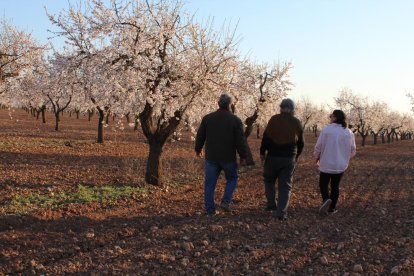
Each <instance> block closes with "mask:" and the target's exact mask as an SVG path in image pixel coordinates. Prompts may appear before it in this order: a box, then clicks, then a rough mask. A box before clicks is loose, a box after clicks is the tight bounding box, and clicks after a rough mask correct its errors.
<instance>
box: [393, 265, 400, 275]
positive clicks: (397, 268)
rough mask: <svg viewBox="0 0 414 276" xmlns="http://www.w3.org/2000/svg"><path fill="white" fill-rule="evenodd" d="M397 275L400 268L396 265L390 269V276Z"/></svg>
mask: <svg viewBox="0 0 414 276" xmlns="http://www.w3.org/2000/svg"><path fill="white" fill-rule="evenodd" d="M398 273H400V267H399V266H398V265H397V266H394V267H393V268H392V269H391V274H398Z"/></svg>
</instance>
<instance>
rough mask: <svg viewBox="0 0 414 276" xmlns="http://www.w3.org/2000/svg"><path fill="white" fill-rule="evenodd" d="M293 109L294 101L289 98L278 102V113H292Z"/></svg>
mask: <svg viewBox="0 0 414 276" xmlns="http://www.w3.org/2000/svg"><path fill="white" fill-rule="evenodd" d="M294 111H295V103H294V102H293V101H292V100H291V99H289V98H286V99H283V100H282V102H281V103H280V113H289V114H293V113H294Z"/></svg>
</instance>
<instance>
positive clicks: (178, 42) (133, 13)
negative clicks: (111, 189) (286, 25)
mask: <svg viewBox="0 0 414 276" xmlns="http://www.w3.org/2000/svg"><path fill="white" fill-rule="evenodd" d="M123 3H124V5H119V4H118V3H117V2H115V1H112V2H111V3H110V4H109V5H108V6H107V5H105V3H104V2H103V1H99V0H95V1H92V0H91V1H86V5H87V6H88V9H87V10H89V13H85V12H82V11H81V9H80V8H78V9H76V8H74V7H71V8H70V9H69V10H68V11H67V12H62V13H61V14H59V15H58V16H57V17H54V16H49V17H50V19H51V20H52V22H53V23H54V24H55V25H56V26H57V27H58V28H59V29H60V31H59V32H58V33H59V34H60V35H63V36H65V37H66V38H67V40H68V41H69V45H70V46H71V47H73V48H74V51H75V52H77V53H78V56H77V59H78V60H81V63H82V64H84V63H85V60H86V61H87V62H88V63H89V64H95V66H100V67H104V66H110V68H109V67H105V68H108V72H111V73H114V74H111V76H117V78H118V79H123V80H125V81H118V84H119V88H120V89H119V90H120V91H122V92H123V94H124V95H125V96H124V97H122V98H123V100H122V101H123V102H124V103H126V104H125V105H124V106H126V107H134V108H135V110H122V113H120V114H127V113H128V112H130V111H131V112H132V113H133V114H138V116H139V120H140V123H141V127H142V130H143V132H144V135H145V136H146V138H147V139H148V143H149V147H150V149H149V156H148V161H147V170H146V177H145V178H146V181H147V182H148V183H150V184H155V185H161V184H162V179H161V173H162V169H161V154H162V149H163V146H164V144H165V142H166V140H167V138H168V137H169V136H170V135H171V134H173V133H174V132H175V130H176V129H177V127H178V125H179V124H180V121H181V119H182V118H183V116H184V115H185V114H199V113H200V110H196V109H194V108H193V107H194V106H197V105H196V104H195V103H196V102H201V101H203V100H206V99H207V98H209V93H211V94H217V93H216V92H215V91H217V89H218V85H217V83H220V81H219V80H218V79H220V78H222V77H221V76H222V74H221V71H222V70H224V68H225V66H226V64H227V63H228V62H229V61H230V60H232V59H234V58H235V51H234V48H233V46H234V41H233V36H232V34H233V33H230V34H229V35H228V36H227V35H223V34H221V33H217V32H214V31H213V30H212V29H211V28H205V27H203V26H201V25H200V24H197V23H195V22H193V19H192V18H191V17H189V16H187V15H186V14H185V13H184V12H183V10H182V4H181V3H179V2H177V1H159V2H149V1H142V0H130V1H125V2H123ZM93 68H95V67H93ZM94 70H96V69H94ZM91 72H93V71H91ZM94 75H96V73H94V74H89V77H90V78H93V77H94ZM106 76H107V77H108V78H109V77H110V75H106ZM111 80H112V81H116V78H111ZM101 89H105V90H106V89H107V88H106V87H101ZM108 90H109V89H108ZM102 93H104V91H102ZM131 102H133V103H131ZM118 112H121V110H118ZM188 117H192V116H188Z"/></svg>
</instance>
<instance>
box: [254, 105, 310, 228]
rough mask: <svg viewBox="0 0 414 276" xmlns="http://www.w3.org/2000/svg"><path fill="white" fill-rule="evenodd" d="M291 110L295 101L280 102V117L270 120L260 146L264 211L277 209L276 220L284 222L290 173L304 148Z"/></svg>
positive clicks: (291, 178)
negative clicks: (265, 203) (262, 166)
mask: <svg viewBox="0 0 414 276" xmlns="http://www.w3.org/2000/svg"><path fill="white" fill-rule="evenodd" d="M294 111H295V104H294V102H293V101H292V100H291V99H288V98H287V99H283V100H282V102H281V103H280V114H277V115H274V116H272V118H270V120H269V122H268V123H267V126H266V129H265V131H264V134H263V137H262V144H261V146H260V159H261V160H262V162H264V172H263V176H264V185H265V193H266V200H267V205H266V210H269V211H271V210H276V216H277V218H278V219H279V220H286V219H287V209H288V205H289V198H290V193H291V190H292V180H293V172H294V169H295V165H296V162H297V160H298V158H299V156H300V154H301V153H302V150H303V147H304V138H303V129H302V124H301V122H300V121H299V120H298V119H297V118H296V117H294ZM276 180H278V186H277V187H278V200H277V201H276V191H275V184H276Z"/></svg>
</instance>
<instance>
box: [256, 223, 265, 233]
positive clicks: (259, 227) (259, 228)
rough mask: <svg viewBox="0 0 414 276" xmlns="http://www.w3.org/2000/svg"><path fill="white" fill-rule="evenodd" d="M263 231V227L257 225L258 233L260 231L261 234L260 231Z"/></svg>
mask: <svg viewBox="0 0 414 276" xmlns="http://www.w3.org/2000/svg"><path fill="white" fill-rule="evenodd" d="M263 229H264V227H263V225H260V224H257V225H256V230H257V231H259V232H260V231H263Z"/></svg>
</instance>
